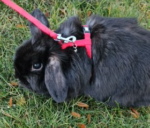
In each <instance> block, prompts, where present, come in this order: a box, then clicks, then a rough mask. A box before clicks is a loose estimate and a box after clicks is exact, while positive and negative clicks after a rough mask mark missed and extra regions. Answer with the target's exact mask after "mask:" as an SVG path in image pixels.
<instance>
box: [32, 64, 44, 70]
mask: <svg viewBox="0 0 150 128" xmlns="http://www.w3.org/2000/svg"><path fill="white" fill-rule="evenodd" d="M42 67H43V65H42V64H41V63H34V64H33V65H32V71H39V70H41V69H42Z"/></svg>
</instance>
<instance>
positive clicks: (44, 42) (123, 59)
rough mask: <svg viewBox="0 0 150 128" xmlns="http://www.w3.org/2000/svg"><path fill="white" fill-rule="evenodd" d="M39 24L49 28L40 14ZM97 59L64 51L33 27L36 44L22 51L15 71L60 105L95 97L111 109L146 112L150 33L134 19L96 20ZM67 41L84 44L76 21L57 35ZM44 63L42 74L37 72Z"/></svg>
mask: <svg viewBox="0 0 150 128" xmlns="http://www.w3.org/2000/svg"><path fill="white" fill-rule="evenodd" d="M32 14H33V15H34V16H35V17H36V18H37V19H38V20H40V21H41V22H42V23H43V24H45V25H46V26H49V24H48V21H47V19H46V18H45V16H44V15H43V14H42V13H41V12H40V11H39V10H35V11H34V12H33V13H32ZM87 25H88V26H89V28H90V31H91V39H92V59H90V58H89V57H88V56H87V54H86V50H85V48H82V47H80V48H78V52H77V53H75V52H74V50H73V48H72V47H70V48H67V49H65V50H62V49H61V46H60V44H59V43H58V42H57V41H55V40H53V39H52V38H50V37H49V36H47V35H45V34H44V33H42V32H41V31H40V30H39V29H38V28H36V27H35V26H34V25H33V24H30V30H31V33H32V38H31V39H30V40H28V41H26V42H25V43H23V44H22V45H21V46H20V47H19V48H18V49H17V51H16V54H15V58H14V67H15V74H16V77H17V78H18V79H19V80H20V82H21V85H23V86H25V87H27V88H29V89H31V90H32V91H35V92H37V93H41V94H45V95H49V96H51V97H52V98H53V99H54V100H55V101H56V102H63V101H65V100H68V99H71V98H75V97H77V96H79V95H86V96H91V97H93V98H94V99H96V100H98V101H103V102H105V101H108V99H109V101H108V105H110V106H115V105H116V102H117V103H118V104H119V105H120V106H125V107H140V106H148V105H149V104H150V32H149V31H147V30H145V29H143V28H141V27H139V26H138V23H137V20H136V19H134V18H105V17H100V16H91V17H90V18H89V19H88V20H87ZM56 32H57V33H60V34H62V35H63V36H64V37H68V36H71V35H74V36H76V38H77V39H83V38H84V33H83V27H82V24H81V22H80V20H79V19H78V18H77V17H71V18H69V19H68V20H67V21H65V22H64V23H63V24H62V25H61V26H60V27H59V28H58V29H57V30H56ZM34 63H40V64H42V65H43V67H42V68H41V69H40V70H33V65H34Z"/></svg>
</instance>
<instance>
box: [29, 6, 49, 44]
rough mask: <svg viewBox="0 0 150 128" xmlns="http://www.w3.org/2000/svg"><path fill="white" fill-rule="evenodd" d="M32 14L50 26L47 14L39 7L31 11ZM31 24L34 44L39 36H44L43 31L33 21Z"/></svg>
mask: <svg viewBox="0 0 150 128" xmlns="http://www.w3.org/2000/svg"><path fill="white" fill-rule="evenodd" d="M31 15H32V16H33V17H35V18H36V19H38V20H39V21H40V22H41V23H43V24H44V25H45V26H47V27H49V23H48V20H47V18H46V16H45V15H44V14H43V13H42V12H41V11H40V10H39V9H35V10H34V11H33V12H32V13H31ZM29 26H30V31H31V35H32V44H34V43H35V42H36V41H37V40H38V39H39V38H41V37H42V35H43V32H42V31H41V30H40V29H39V28H37V27H36V26H35V25H34V24H33V23H30V24H29Z"/></svg>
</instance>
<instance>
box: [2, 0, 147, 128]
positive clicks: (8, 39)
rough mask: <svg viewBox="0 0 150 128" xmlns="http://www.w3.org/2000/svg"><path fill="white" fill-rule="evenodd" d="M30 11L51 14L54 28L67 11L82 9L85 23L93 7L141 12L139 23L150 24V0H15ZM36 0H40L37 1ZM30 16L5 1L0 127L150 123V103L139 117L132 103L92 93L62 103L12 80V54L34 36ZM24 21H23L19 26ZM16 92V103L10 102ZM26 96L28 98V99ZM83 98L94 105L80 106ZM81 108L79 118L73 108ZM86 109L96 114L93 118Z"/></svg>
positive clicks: (137, 126)
mask: <svg viewBox="0 0 150 128" xmlns="http://www.w3.org/2000/svg"><path fill="white" fill-rule="evenodd" d="M14 1H15V2H16V3H17V4H19V5H20V6H21V7H23V8H24V9H25V10H27V11H28V12H32V10H34V9H35V8H39V9H40V10H42V11H43V12H44V13H46V14H47V17H48V20H49V22H50V25H51V29H56V28H57V27H58V26H59V25H60V24H61V23H62V22H63V21H64V20H65V19H67V17H69V16H74V15H78V16H79V17H80V18H81V20H82V21H83V24H84V23H85V20H86V18H87V17H88V16H89V14H90V13H92V14H100V15H102V16H108V17H137V18H138V20H139V24H140V25H141V26H143V27H145V28H147V29H150V1H149V0H93V1H92V0H89V1H88V2H87V1H86V0H33V1H32V0H14ZM35 1H36V2H35ZM27 24H28V22H27V20H25V19H24V18H22V17H21V16H20V15H18V14H17V13H16V12H14V11H13V10H11V9H9V8H8V7H6V6H5V5H3V4H2V2H0V128H69V126H71V127H72V128H77V125H78V124H79V123H81V124H85V125H86V127H87V128H150V107H144V108H138V109H136V110H137V111H138V112H139V113H140V116H139V118H138V119H136V118H134V116H132V115H131V113H130V112H131V111H130V110H129V109H127V108H124V109H121V108H119V107H116V108H108V107H107V106H106V105H104V104H103V103H100V102H96V101H95V100H94V99H92V98H85V97H79V98H77V99H74V100H72V101H70V102H68V103H61V104H57V103H54V102H53V101H52V99H47V98H45V97H41V96H38V95H36V94H33V93H29V92H28V91H26V90H22V89H20V88H19V87H18V86H17V87H14V86H11V85H10V82H12V81H16V82H17V80H16V79H15V78H14V69H13V55H14V53H15V49H16V48H17V46H19V45H20V44H21V43H22V41H23V40H26V39H28V38H30V32H29V29H28V27H27ZM17 25H22V27H17ZM11 97H12V102H13V104H14V105H13V106H12V107H10V108H9V107H8V106H9V99H10V98H11ZM24 100H25V103H24V102H23V101H24ZM78 101H80V102H84V103H87V104H88V105H89V109H83V108H79V107H78V106H77V105H76V104H77V102H78ZM72 111H75V112H77V113H80V114H81V118H74V117H72V116H71V112H72ZM87 114H91V123H90V124H88V120H87Z"/></svg>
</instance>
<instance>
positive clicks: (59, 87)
mask: <svg viewBox="0 0 150 128" xmlns="http://www.w3.org/2000/svg"><path fill="white" fill-rule="evenodd" d="M45 84H46V88H47V90H48V92H49V93H50V95H51V96H52V98H53V99H54V100H55V101H56V102H57V103H60V102H63V101H65V99H66V97H67V92H68V87H67V86H66V80H65V77H64V74H63V72H62V69H61V64H60V60H59V58H58V57H56V56H52V57H50V58H49V62H48V64H47V66H46V68H45Z"/></svg>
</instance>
